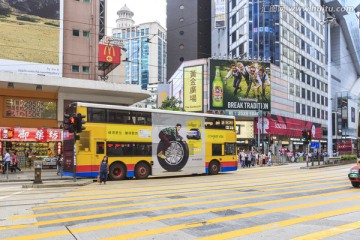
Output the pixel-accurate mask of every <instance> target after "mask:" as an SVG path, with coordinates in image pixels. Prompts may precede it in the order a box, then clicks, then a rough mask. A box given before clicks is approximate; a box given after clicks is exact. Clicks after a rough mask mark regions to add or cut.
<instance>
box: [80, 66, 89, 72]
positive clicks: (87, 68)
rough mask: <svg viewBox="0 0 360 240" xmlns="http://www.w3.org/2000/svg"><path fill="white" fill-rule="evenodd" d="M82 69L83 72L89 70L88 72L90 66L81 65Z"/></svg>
mask: <svg viewBox="0 0 360 240" xmlns="http://www.w3.org/2000/svg"><path fill="white" fill-rule="evenodd" d="M82 71H83V73H89V72H90V67H88V66H83V67H82Z"/></svg>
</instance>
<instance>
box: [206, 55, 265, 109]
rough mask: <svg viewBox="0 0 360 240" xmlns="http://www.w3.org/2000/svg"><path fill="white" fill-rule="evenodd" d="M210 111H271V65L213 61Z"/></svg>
mask: <svg viewBox="0 0 360 240" xmlns="http://www.w3.org/2000/svg"><path fill="white" fill-rule="evenodd" d="M209 75H210V103H209V104H210V109H211V110H249V111H250V110H251V111H254V110H263V111H270V110H271V108H270V103H271V99H270V98H271V95H270V92H271V80H270V79H271V74H270V63H265V62H251V61H238V60H217V59H210V74H209Z"/></svg>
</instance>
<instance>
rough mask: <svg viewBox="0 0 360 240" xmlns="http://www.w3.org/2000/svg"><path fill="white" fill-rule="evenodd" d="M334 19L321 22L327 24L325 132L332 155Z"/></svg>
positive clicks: (329, 154)
mask: <svg viewBox="0 0 360 240" xmlns="http://www.w3.org/2000/svg"><path fill="white" fill-rule="evenodd" d="M334 21H335V18H334V17H327V18H325V19H324V21H322V22H321V23H323V24H326V25H327V53H328V54H327V73H328V76H327V80H328V132H327V150H328V156H329V157H332V155H333V149H332V101H331V40H330V25H331V23H332V22H334Z"/></svg>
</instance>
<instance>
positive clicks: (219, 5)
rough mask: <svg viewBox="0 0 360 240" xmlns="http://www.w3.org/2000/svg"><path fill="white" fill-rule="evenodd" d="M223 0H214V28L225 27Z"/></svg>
mask: <svg viewBox="0 0 360 240" xmlns="http://www.w3.org/2000/svg"><path fill="white" fill-rule="evenodd" d="M225 9H226V7H225V0H215V28H224V27H225V20H226V18H225V17H226V16H225V13H226V11H225Z"/></svg>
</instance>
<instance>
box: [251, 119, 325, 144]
mask: <svg viewBox="0 0 360 240" xmlns="http://www.w3.org/2000/svg"><path fill="white" fill-rule="evenodd" d="M254 127H255V133H257V132H258V130H259V131H260V133H261V134H274V135H280V136H290V137H296V138H301V137H302V131H303V130H311V136H312V138H313V139H321V138H322V137H323V135H322V128H321V124H319V123H313V122H310V121H303V120H300V119H295V118H288V117H282V116H278V115H268V116H264V117H263V118H262V117H260V118H255V126H254Z"/></svg>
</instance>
